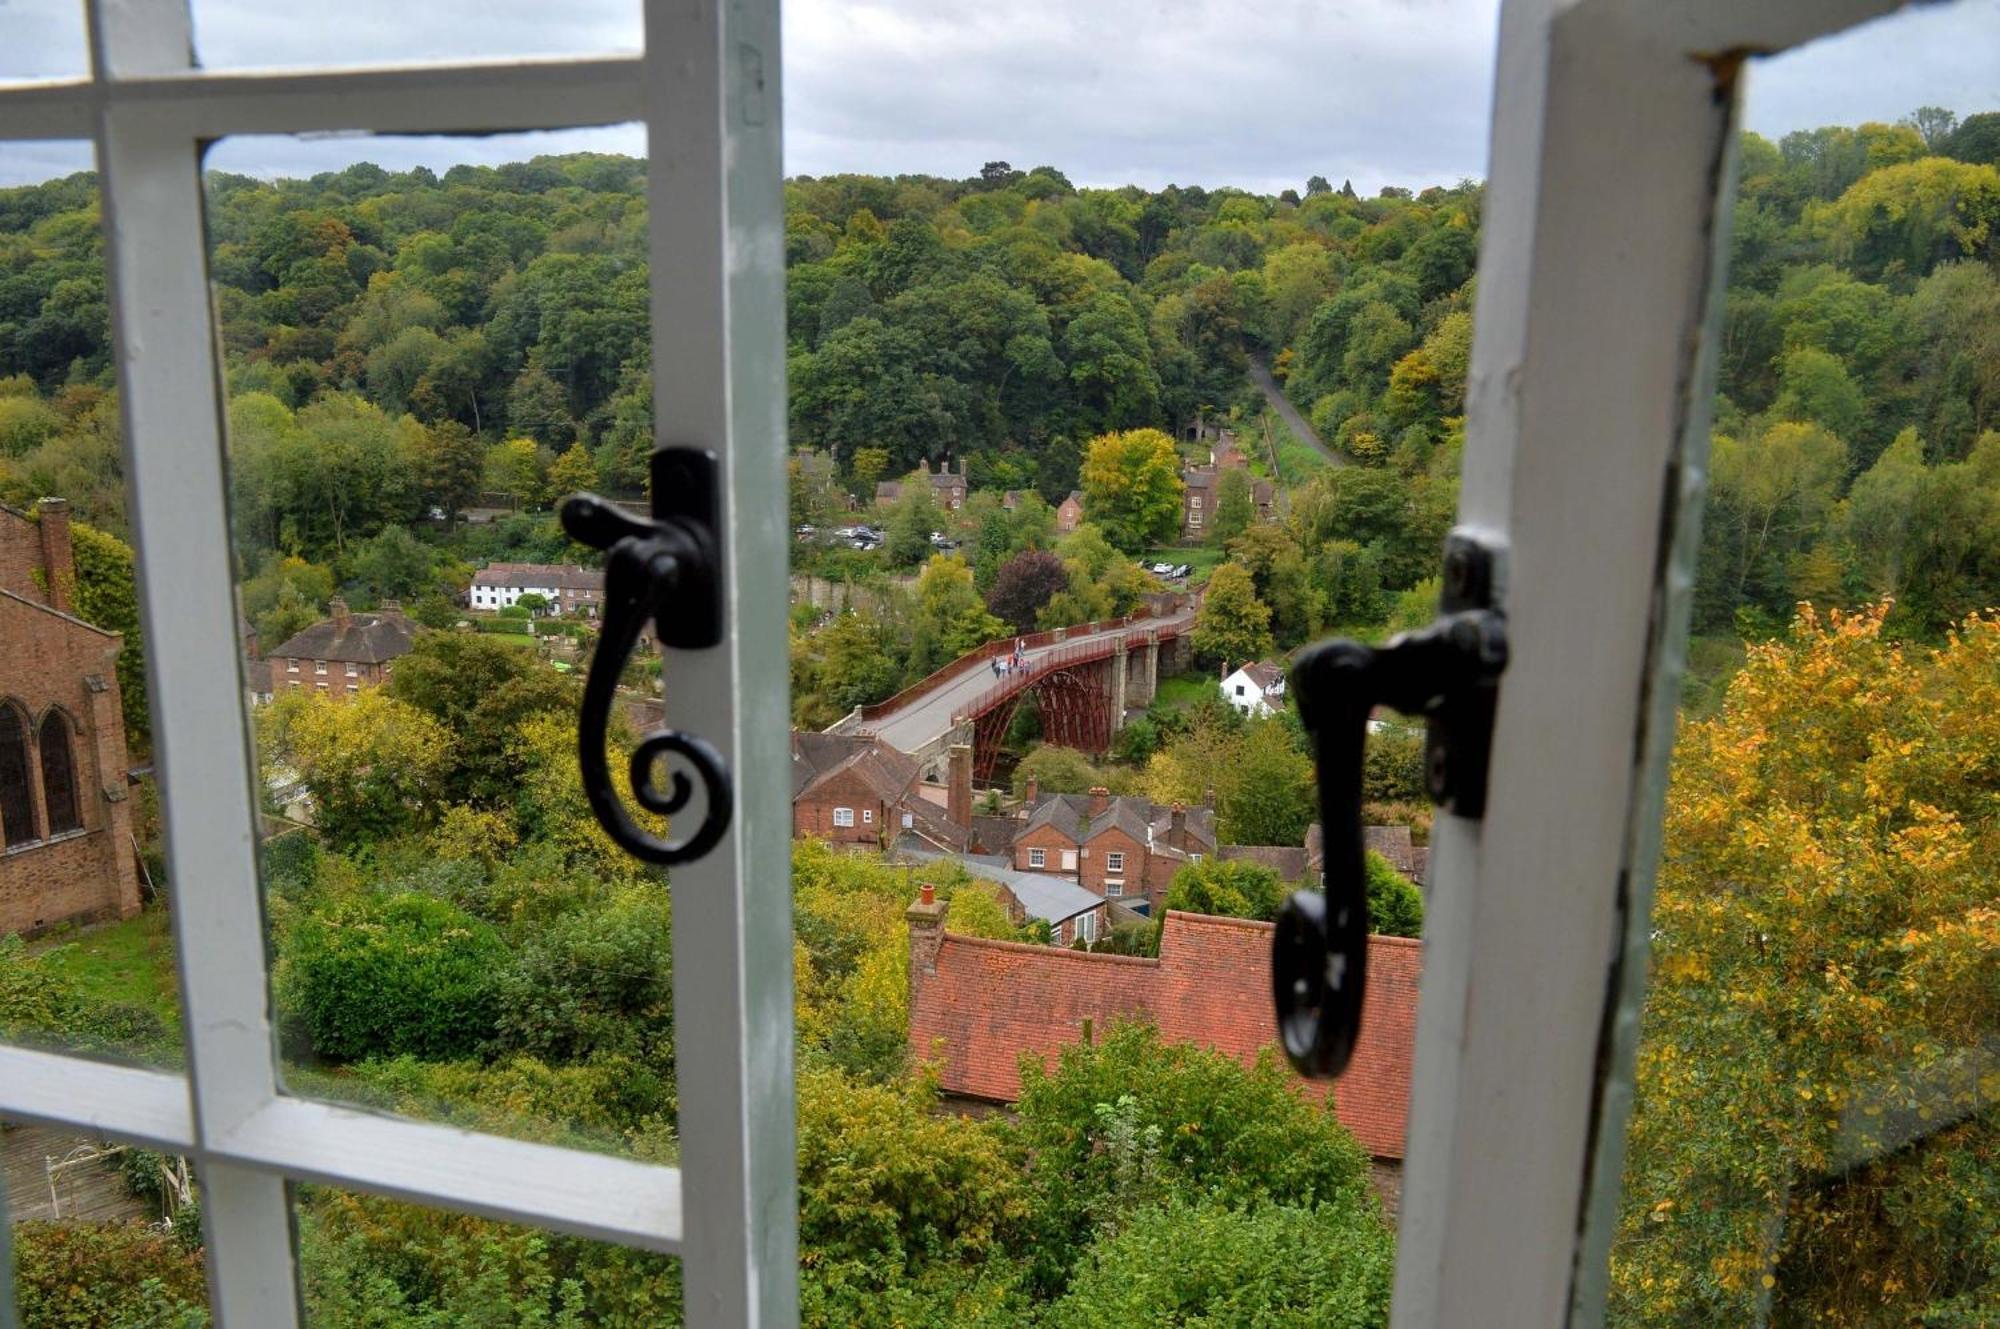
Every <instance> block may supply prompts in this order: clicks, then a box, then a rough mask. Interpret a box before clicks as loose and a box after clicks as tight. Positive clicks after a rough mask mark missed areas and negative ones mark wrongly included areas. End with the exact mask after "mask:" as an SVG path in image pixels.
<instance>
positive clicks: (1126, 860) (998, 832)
mask: <svg viewBox="0 0 2000 1329" xmlns="http://www.w3.org/2000/svg"><path fill="white" fill-rule="evenodd" d="M977 821H978V834H977V835H976V837H975V839H976V841H977V843H976V844H975V845H974V848H975V849H977V850H980V851H983V852H986V853H993V854H1001V855H1004V856H1005V857H1006V860H1007V862H1008V864H1009V865H1010V866H1011V867H1013V868H1014V869H1015V870H1016V871H1019V872H1047V873H1053V874H1055V875H1058V876H1064V877H1069V878H1072V879H1074V880H1075V881H1076V883H1077V884H1078V885H1079V886H1082V887H1083V888H1084V889H1085V890H1088V891H1093V892H1095V893H1097V894H1099V895H1102V896H1104V897H1105V898H1106V899H1108V900H1112V901H1119V902H1122V903H1125V904H1128V905H1130V906H1131V907H1132V908H1134V909H1137V910H1140V911H1141V912H1150V913H1151V914H1152V915H1153V916H1155V917H1157V916H1158V915H1159V912H1160V910H1161V909H1163V908H1164V907H1165V905H1166V899H1167V886H1168V884H1169V883H1170V882H1172V881H1173V878H1174V874H1175V873H1176V872H1178V871H1180V869H1181V867H1182V866H1183V865H1185V864H1187V863H1189V862H1199V861H1201V859H1202V857H1203V856H1204V855H1209V854H1213V853H1214V852H1215V813H1214V811H1213V810H1212V809H1211V808H1208V807H1198V808H1187V807H1182V806H1179V805H1174V806H1172V807H1162V806H1161V805H1160V804H1157V803H1155V802H1153V801H1152V800H1151V799H1147V798H1134V797H1125V796H1121V797H1117V798H1113V797H1112V796H1111V795H1110V793H1109V792H1108V791H1107V790H1105V789H1103V788H1097V789H1093V790H1091V791H1090V793H1088V794H1050V795H1047V796H1043V795H1041V794H1039V793H1038V792H1037V790H1036V788H1035V786H1034V784H1033V782H1032V781H1031V782H1030V784H1029V787H1028V790H1027V797H1026V798H1025V799H1024V800H1023V801H1022V808H1021V810H1020V812H1019V813H1017V814H1016V815H1015V816H1014V817H1012V818H993V817H981V818H978V819H977Z"/></svg>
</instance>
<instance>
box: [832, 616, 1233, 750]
mask: <svg viewBox="0 0 2000 1329" xmlns="http://www.w3.org/2000/svg"><path fill="white" fill-rule="evenodd" d="M1194 615H1195V604H1194V599H1193V597H1191V596H1174V597H1171V598H1168V597H1162V600H1161V602H1160V603H1159V604H1158V605H1157V607H1156V608H1152V609H1148V610H1146V611H1142V612H1141V613H1138V614H1134V615H1131V616H1129V617H1126V618H1120V619H1110V620H1106V621H1103V622H1098V623H1085V624H1082V625H1080V626H1078V627H1073V628H1060V629H1057V630H1055V631H1052V632H1037V633H1033V634H1030V635H1028V636H1026V637H1021V638H1014V637H1003V638H1000V639H997V640H994V641H989V642H987V643H986V644H985V645H983V646H981V647H980V648H979V649H977V650H975V651H969V652H967V653H966V654H965V655H962V656H960V657H959V658H958V659H956V660H954V661H952V662H951V663H950V664H948V665H946V666H945V667H944V668H942V669H940V670H938V671H937V672H936V673H934V674H932V675H931V676H930V677H928V678H926V679H924V680H923V681H921V682H919V683H916V684H913V685H911V686H910V687H908V688H905V689H904V690H903V691H902V692H899V693H897V694H896V695H895V696H893V697H891V698H889V699H888V700H887V701H883V702H877V703H875V704H874V705H871V706H862V707H857V708H856V709H855V711H854V712H853V713H852V714H850V715H848V716H847V717H846V718H845V719H844V720H842V721H841V722H840V723H839V724H837V725H835V726H834V728H835V730H837V731H840V732H845V733H858V732H864V731H866V732H871V733H873V734H875V735H876V736H877V737H879V738H881V739H882V740H883V741H884V742H886V743H888V744H889V745H890V746H891V747H894V748H898V749H900V750H901V751H904V752H908V753H911V754H913V755H915V756H917V757H918V758H919V759H922V760H927V761H928V760H932V759H935V758H938V757H941V756H943V755H944V752H945V749H946V748H947V747H948V746H949V745H950V743H952V742H953V741H957V742H970V743H971V744H972V752H973V776H974V778H975V779H977V780H980V781H986V780H988V779H990V778H991V776H992V772H993V766H994V763H995V761H996V760H997V759H998V757H999V753H1000V747H1001V744H1002V742H1003V741H1004V739H1005V738H1006V735H1007V728H1008V726H1009V725H1011V724H1012V723H1013V720H1014V716H1015V714H1016V713H1017V712H1018V711H1019V710H1020V707H1021V703H1022V701H1023V700H1024V699H1025V698H1026V697H1027V695H1028V694H1029V693H1033V694H1034V695H1035V699H1036V702H1037V704H1038V705H1039V706H1040V708H1041V713H1042V732H1043V736H1044V737H1045V738H1046V739H1047V740H1048V741H1049V742H1051V743H1060V744H1062V745H1063V746H1065V747H1075V748H1081V749H1082V750H1084V751H1086V752H1102V751H1104V750H1105V749H1106V748H1108V747H1110V746H1111V736H1112V734H1113V733H1114V732H1116V731H1117V729H1118V727H1119V725H1120V724H1121V723H1122V722H1123V719H1124V711H1125V708H1126V707H1127V706H1137V705H1144V704H1146V703H1148V702H1150V701H1151V700H1152V698H1153V689H1154V686H1155V684H1156V683H1157V681H1158V678H1159V671H1160V651H1161V650H1162V649H1167V650H1170V651H1179V650H1182V649H1184V648H1183V647H1182V646H1181V643H1183V642H1184V641H1185V639H1186V637H1187V635H1188V633H1189V632H1190V631H1192V630H1193V626H1194ZM1017 645H1018V649H1019V662H1018V663H1016V649H1017ZM995 661H999V662H1001V663H1002V664H1003V665H1005V666H1007V672H1005V673H1002V674H999V675H997V676H996V675H995V673H994V662H995ZM954 735H956V736H957V737H956V739H955V740H954V737H953V736H954Z"/></svg>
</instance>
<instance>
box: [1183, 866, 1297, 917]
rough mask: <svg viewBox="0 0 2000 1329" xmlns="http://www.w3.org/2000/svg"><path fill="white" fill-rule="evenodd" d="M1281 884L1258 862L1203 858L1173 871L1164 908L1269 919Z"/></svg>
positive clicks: (1277, 902)
mask: <svg viewBox="0 0 2000 1329" xmlns="http://www.w3.org/2000/svg"><path fill="white" fill-rule="evenodd" d="M1284 887H1285V883H1283V882H1281V881H1279V880H1278V874H1277V873H1276V872H1274V871H1272V870H1271V869H1270V868H1267V867H1265V866H1264V865H1263V864H1262V863H1252V862H1250V861H1249V860H1247V859H1221V858H1205V859H1203V860H1202V861H1201V862H1199V863H1189V864H1188V865H1187V866H1185V867H1183V868H1181V869H1180V870H1179V871H1178V872H1176V873H1174V879H1173V881H1172V882H1171V883H1169V884H1168V886H1167V908H1169V909H1182V910H1186V911H1187V912H1188V913H1191V914H1219V915H1222V916H1223V917H1226V918H1260V919H1265V920H1269V919H1271V918H1275V917H1276V916H1277V913H1278V906H1279V905H1280V904H1282V903H1283V902H1284Z"/></svg>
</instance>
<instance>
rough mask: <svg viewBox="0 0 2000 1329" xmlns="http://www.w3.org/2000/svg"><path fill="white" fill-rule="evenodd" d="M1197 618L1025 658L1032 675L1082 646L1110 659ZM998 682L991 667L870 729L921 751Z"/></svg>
mask: <svg viewBox="0 0 2000 1329" xmlns="http://www.w3.org/2000/svg"><path fill="white" fill-rule="evenodd" d="M1194 615H1195V611H1194V607H1193V606H1192V605H1189V606H1187V607H1186V608H1183V609H1180V610H1178V611H1176V612H1175V613H1172V614H1168V615H1164V616H1162V617H1159V618H1147V619H1140V620H1138V621H1137V622H1133V623H1127V624H1123V625H1121V626H1118V627H1111V628H1104V629H1102V630H1100V631H1097V632H1078V633H1075V634H1073V635H1071V636H1067V637H1065V638H1064V639H1063V640H1062V641H1059V642H1050V643H1047V644H1045V645H1040V646H1030V647H1029V648H1028V649H1027V650H1026V651H1025V652H1023V654H1024V655H1025V656H1026V658H1027V660H1028V663H1029V666H1030V674H1031V675H1032V673H1033V667H1034V666H1035V665H1037V664H1039V663H1043V662H1046V661H1048V660H1049V659H1051V658H1052V657H1055V656H1063V657H1065V658H1073V656H1074V653H1075V652H1076V651H1077V649H1078V648H1079V647H1082V646H1086V645H1092V644H1098V645H1102V646H1103V648H1104V653H1105V654H1109V653H1110V650H1111V644H1112V643H1113V642H1114V641H1116V640H1117V639H1118V638H1120V637H1124V638H1126V639H1127V641H1128V643H1129V645H1130V646H1131V648H1132V649H1135V650H1136V649H1138V647H1139V645H1140V644H1141V643H1142V642H1144V641H1145V639H1146V634H1147V633H1148V632H1157V633H1159V634H1160V635H1161V636H1163V637H1174V636H1178V635H1180V634H1182V633H1184V632H1186V631H1188V630H1189V628H1190V626H1191V625H1192V624H1193V623H1194ZM974 654H978V652H974ZM997 682H998V680H997V679H995V678H994V676H993V671H992V669H991V668H990V667H988V666H985V665H981V666H980V667H978V668H976V669H970V670H966V671H965V672H963V673H960V674H959V675H958V676H957V677H955V678H948V679H946V680H944V681H943V682H941V683H939V684H938V686H937V687H935V688H933V689H931V690H930V691H929V692H926V693H924V694H923V695H922V696H920V697H916V698H913V699H912V700H911V701H909V702H908V703H907V704H905V705H903V706H900V707H898V708H897V709H896V710H894V711H891V712H889V713H888V714H886V715H882V716H878V717H876V718H874V719H872V720H869V721H867V722H866V727H867V728H869V729H871V730H873V731H874V732H875V734H876V736H877V737H879V738H881V740H882V741H883V742H885V743H887V744H888V745H889V746H890V747H893V748H896V749H898V750H900V751H903V752H916V751H919V750H920V749H922V748H924V747H926V746H927V745H929V744H931V743H934V742H936V741H937V740H939V739H941V738H942V737H944V735H945V734H946V733H948V732H949V731H950V730H951V728H952V725H953V722H954V717H955V716H957V715H959V714H961V713H963V712H965V711H966V710H967V709H968V708H969V707H971V706H973V705H974V703H976V702H978V701H980V700H981V699H982V698H983V697H984V696H985V694H986V693H988V692H991V691H993V690H994V685H995V684H996V683H997Z"/></svg>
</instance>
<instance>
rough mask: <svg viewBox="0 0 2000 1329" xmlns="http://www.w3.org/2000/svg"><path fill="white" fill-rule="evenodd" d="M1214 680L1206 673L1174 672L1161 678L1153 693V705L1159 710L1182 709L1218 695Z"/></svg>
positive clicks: (1218, 691)
mask: <svg viewBox="0 0 2000 1329" xmlns="http://www.w3.org/2000/svg"><path fill="white" fill-rule="evenodd" d="M1220 695H1221V693H1220V690H1219V689H1218V688H1217V687H1216V684H1215V680H1214V679H1212V678H1210V677H1209V676H1208V675H1207V673H1205V672H1204V673H1196V674H1175V675H1174V676H1173V677H1172V678H1163V679H1161V680H1160V685H1159V688H1158V690H1157V691H1155V692H1154V694H1153V706H1154V707H1155V708H1157V709H1160V710H1168V711H1182V710H1186V709H1187V708H1188V707H1190V706H1193V705H1196V704H1197V703H1199V702H1203V701H1207V700H1208V699H1210V698H1212V697H1218V696H1220Z"/></svg>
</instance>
